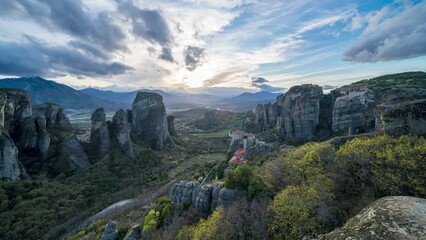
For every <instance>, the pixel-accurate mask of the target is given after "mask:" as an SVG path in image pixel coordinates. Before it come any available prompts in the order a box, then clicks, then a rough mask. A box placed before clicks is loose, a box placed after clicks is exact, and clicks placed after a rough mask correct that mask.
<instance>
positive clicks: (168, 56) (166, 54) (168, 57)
mask: <svg viewBox="0 0 426 240" xmlns="http://www.w3.org/2000/svg"><path fill="white" fill-rule="evenodd" d="M148 51H149V50H148ZM159 58H160V59H162V60H164V61H168V62H172V63H174V62H175V60H174V59H173V55H172V51H171V49H170V48H168V47H163V49H162V50H161V55H160V56H159Z"/></svg>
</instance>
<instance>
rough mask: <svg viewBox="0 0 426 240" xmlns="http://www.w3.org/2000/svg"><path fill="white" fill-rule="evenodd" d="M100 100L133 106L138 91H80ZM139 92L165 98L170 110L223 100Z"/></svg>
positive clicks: (200, 96) (179, 94)
mask: <svg viewBox="0 0 426 240" xmlns="http://www.w3.org/2000/svg"><path fill="white" fill-rule="evenodd" d="M80 91H81V92H82V93H84V94H88V95H91V96H94V97H97V98H100V99H105V100H110V101H115V102H117V103H120V104H124V105H126V106H129V107H130V106H131V105H132V103H133V100H134V98H135V96H136V94H137V92H138V91H132V92H113V91H108V90H99V89H95V88H86V89H82V90H80ZM139 91H145V92H155V93H158V94H160V95H161V96H163V100H164V104H165V105H166V106H167V107H168V108H193V107H199V106H202V105H203V104H209V103H213V102H216V101H219V100H221V98H220V97H217V96H213V95H208V94H183V93H182V94H181V93H178V94H171V93H167V92H165V91H162V90H151V89H141V90H139Z"/></svg>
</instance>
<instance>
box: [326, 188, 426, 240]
mask: <svg viewBox="0 0 426 240" xmlns="http://www.w3.org/2000/svg"><path fill="white" fill-rule="evenodd" d="M318 239H320V240H328V239H330V240H331V239H333V240H339V239H342V240H344V239H389V240H399V239H401V240H402V239H426V199H422V198H414V197H403V196H400V197H385V198H382V199H380V200H377V201H376V202H374V203H373V204H371V205H370V206H368V207H366V208H365V209H364V210H362V211H361V212H360V213H359V214H358V215H356V216H355V217H353V218H351V219H349V221H347V222H346V224H345V225H344V226H343V227H341V228H339V229H337V230H334V231H332V232H330V233H328V234H324V235H320V236H319V237H318Z"/></svg>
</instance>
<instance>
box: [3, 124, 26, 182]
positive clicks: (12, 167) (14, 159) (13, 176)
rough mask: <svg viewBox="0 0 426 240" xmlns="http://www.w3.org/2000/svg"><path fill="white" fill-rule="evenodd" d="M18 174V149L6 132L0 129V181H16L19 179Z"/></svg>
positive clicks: (19, 172)
mask: <svg viewBox="0 0 426 240" xmlns="http://www.w3.org/2000/svg"><path fill="white" fill-rule="evenodd" d="M20 174H21V171H20V169H19V162H18V148H17V147H16V146H15V144H14V143H13V140H12V138H10V136H9V133H8V131H7V130H6V129H5V128H3V127H0V179H7V180H11V181H16V180H19V179H20Z"/></svg>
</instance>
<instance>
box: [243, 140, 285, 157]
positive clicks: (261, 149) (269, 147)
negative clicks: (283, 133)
mask: <svg viewBox="0 0 426 240" xmlns="http://www.w3.org/2000/svg"><path fill="white" fill-rule="evenodd" d="M275 150H278V145H274V144H271V143H258V144H256V145H254V146H252V147H250V148H249V149H248V150H247V155H246V158H247V159H253V157H255V156H265V155H267V154H269V153H271V152H273V151H275Z"/></svg>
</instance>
